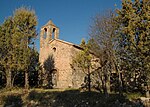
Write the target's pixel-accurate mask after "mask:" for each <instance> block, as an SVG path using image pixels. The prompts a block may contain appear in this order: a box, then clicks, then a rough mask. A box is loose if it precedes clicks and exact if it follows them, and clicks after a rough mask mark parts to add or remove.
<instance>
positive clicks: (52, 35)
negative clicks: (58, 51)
mask: <svg viewBox="0 0 150 107" xmlns="http://www.w3.org/2000/svg"><path fill="white" fill-rule="evenodd" d="M58 37H59V28H58V27H56V26H55V25H54V23H53V22H52V21H51V20H50V21H48V23H47V24H46V25H44V26H43V27H42V28H41V33H40V43H41V44H40V45H41V46H43V45H44V44H47V43H49V41H51V40H52V39H58Z"/></svg>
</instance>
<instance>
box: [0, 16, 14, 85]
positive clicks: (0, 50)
mask: <svg viewBox="0 0 150 107" xmlns="http://www.w3.org/2000/svg"><path fill="white" fill-rule="evenodd" d="M12 32H13V22H12V17H10V18H8V19H7V20H5V22H4V24H3V25H1V30H0V41H1V42H0V64H1V65H2V67H3V70H5V71H3V73H4V74H5V76H6V77H5V78H6V80H7V81H6V87H7V88H9V87H11V86H12V83H11V75H12V74H11V73H12V69H13V68H14V63H12V62H13V59H14V57H13V50H12V47H13V46H12V44H11V40H12Z"/></svg>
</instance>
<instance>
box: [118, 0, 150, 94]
mask: <svg viewBox="0 0 150 107" xmlns="http://www.w3.org/2000/svg"><path fill="white" fill-rule="evenodd" d="M117 13H118V15H117V18H116V20H117V21H118V23H120V24H119V26H118V30H117V34H118V35H117V40H118V44H119V51H118V56H119V57H120V61H121V62H122V69H123V70H124V72H125V73H126V74H127V77H128V78H126V81H128V83H129V84H127V85H129V86H131V84H132V86H133V87H131V88H132V90H134V91H135V90H141V88H142V89H143V86H146V89H145V91H147V93H149V88H148V87H149V85H150V84H149V74H150V56H149V54H150V30H149V29H150V17H149V13H150V1H149V0H135V1H132V0H123V2H122V8H121V9H120V10H118V11H117ZM147 95H148V94H147Z"/></svg>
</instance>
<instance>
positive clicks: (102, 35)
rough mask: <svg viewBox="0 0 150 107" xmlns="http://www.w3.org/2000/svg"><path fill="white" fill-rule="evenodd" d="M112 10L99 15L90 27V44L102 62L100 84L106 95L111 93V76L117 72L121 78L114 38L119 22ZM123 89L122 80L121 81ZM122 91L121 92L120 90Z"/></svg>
mask: <svg viewBox="0 0 150 107" xmlns="http://www.w3.org/2000/svg"><path fill="white" fill-rule="evenodd" d="M115 17H116V15H115V13H114V12H113V11H112V10H109V11H106V13H105V14H97V15H96V16H95V17H94V18H93V23H92V25H91V26H90V40H89V42H90V44H91V49H90V50H92V51H93V52H94V54H95V55H97V57H98V58H99V60H100V65H101V68H100V69H99V70H98V75H99V78H100V80H99V82H100V81H101V82H102V88H103V91H104V93H106V94H107V93H108V92H110V75H111V73H113V72H116V73H117V74H118V76H119V78H121V76H120V70H119V68H118V61H117V58H116V55H115V54H116V52H115V48H116V43H115V41H114V37H115V35H116V26H117V22H116V21H115V20H114V19H115ZM119 83H120V85H119V86H120V88H119V89H121V86H122V84H121V79H120V81H119ZM120 91H121V90H120Z"/></svg>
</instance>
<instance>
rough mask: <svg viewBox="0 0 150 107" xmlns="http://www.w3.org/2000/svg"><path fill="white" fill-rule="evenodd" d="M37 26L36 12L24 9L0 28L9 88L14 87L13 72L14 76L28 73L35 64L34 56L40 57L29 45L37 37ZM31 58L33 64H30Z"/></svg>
mask: <svg viewBox="0 0 150 107" xmlns="http://www.w3.org/2000/svg"><path fill="white" fill-rule="evenodd" d="M36 25H37V18H36V15H35V12H34V11H33V10H30V9H27V8H24V7H22V8H19V9H17V10H16V11H15V12H14V14H13V16H12V17H9V18H8V19H6V20H5V21H4V23H3V24H2V25H1V27H0V64H1V65H2V66H3V68H4V69H3V72H5V76H6V79H7V87H11V85H13V83H12V82H13V81H11V80H12V79H13V75H12V72H13V74H14V72H18V71H28V70H29V65H31V63H32V65H31V66H33V63H34V64H35V61H33V59H34V58H35V57H34V56H36V57H38V56H37V55H36V54H33V53H35V52H34V51H35V50H33V49H31V47H29V45H31V44H32V43H33V38H35V37H36ZM31 58H32V62H30V61H31ZM35 60H36V61H37V59H35ZM35 66H36V65H35ZM30 68H31V67H30Z"/></svg>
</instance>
